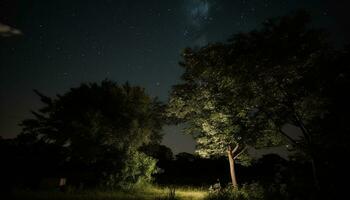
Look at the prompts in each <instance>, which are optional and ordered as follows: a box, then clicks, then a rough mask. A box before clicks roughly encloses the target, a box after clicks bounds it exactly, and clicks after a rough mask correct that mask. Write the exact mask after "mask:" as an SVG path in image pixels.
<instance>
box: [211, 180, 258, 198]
mask: <svg viewBox="0 0 350 200" xmlns="http://www.w3.org/2000/svg"><path fill="white" fill-rule="evenodd" d="M264 196H265V192H264V189H263V187H262V186H261V185H259V184H258V183H252V184H244V185H243V186H242V187H241V188H232V186H230V185H229V186H227V187H226V188H224V189H222V190H220V191H219V192H215V193H209V195H208V197H207V198H206V200H263V199H264Z"/></svg>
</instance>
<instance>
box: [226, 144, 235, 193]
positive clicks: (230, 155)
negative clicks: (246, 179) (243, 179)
mask: <svg viewBox="0 0 350 200" xmlns="http://www.w3.org/2000/svg"><path fill="white" fill-rule="evenodd" d="M227 155H228V161H229V162H230V174H231V181H232V186H233V187H234V188H237V187H238V184H237V179H236V172H235V159H234V157H233V152H232V151H231V150H228V151H227Z"/></svg>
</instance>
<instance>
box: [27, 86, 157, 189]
mask: <svg viewBox="0 0 350 200" xmlns="http://www.w3.org/2000/svg"><path fill="white" fill-rule="evenodd" d="M35 93H36V94H37V95H39V97H40V99H41V101H42V102H43V103H44V104H45V105H44V106H43V107H42V108H41V109H39V110H38V111H33V112H32V113H33V115H34V116H35V118H34V119H28V120H24V121H23V122H22V126H23V131H22V135H35V137H36V138H37V139H38V140H41V141H44V142H45V143H50V144H55V145H57V146H59V147H60V148H62V151H63V152H65V154H66V157H65V166H66V168H67V170H68V172H67V173H70V174H82V178H87V177H91V178H89V180H88V181H87V182H90V183H91V184H93V185H96V184H100V183H104V184H106V185H109V186H115V185H118V184H120V183H123V182H125V181H126V182H127V183H137V182H139V180H141V179H147V180H149V176H150V175H149V173H153V172H154V170H155V162H156V161H155V160H154V159H152V158H150V157H148V156H146V155H145V154H143V153H141V152H139V150H138V149H139V148H140V147H141V146H143V145H147V144H151V143H155V144H156V143H159V142H160V140H161V134H160V130H161V126H162V120H161V113H160V112H159V111H160V110H161V109H162V105H161V104H160V103H159V102H158V101H157V100H156V99H153V98H151V97H149V96H148V95H146V94H145V91H144V89H143V88H140V87H132V86H130V85H129V84H128V83H126V84H124V85H121V86H119V85H117V84H116V83H115V82H112V81H108V80H105V81H102V82H101V84H97V83H89V84H82V85H81V86H79V87H77V88H72V89H71V90H70V91H68V92H67V93H65V94H63V95H57V96H56V97H55V98H50V97H47V96H45V95H43V94H41V93H40V92H38V91H35ZM147 172H149V173H147ZM145 176H148V178H147V177H145ZM78 179H79V178H78ZM77 181H82V180H77Z"/></svg>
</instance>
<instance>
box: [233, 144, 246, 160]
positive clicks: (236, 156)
mask: <svg viewBox="0 0 350 200" xmlns="http://www.w3.org/2000/svg"><path fill="white" fill-rule="evenodd" d="M246 149H247V147H244V148H243V149H242V151H240V152H239V153H238V154H237V155H235V157H233V159H236V158H238V156H240V155H241V154H242V153H243V152H244V151H245V150H246Z"/></svg>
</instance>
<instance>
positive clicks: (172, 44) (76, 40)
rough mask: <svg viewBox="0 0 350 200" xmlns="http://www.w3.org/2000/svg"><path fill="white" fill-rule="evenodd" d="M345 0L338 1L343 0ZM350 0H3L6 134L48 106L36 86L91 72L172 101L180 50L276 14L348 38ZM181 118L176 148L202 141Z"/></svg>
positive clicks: (2, 123)
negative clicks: (307, 17) (297, 16)
mask: <svg viewBox="0 0 350 200" xmlns="http://www.w3.org/2000/svg"><path fill="white" fill-rule="evenodd" d="M335 2H336V3H335ZM348 4H349V3H348V2H347V1H346V0H344V1H342V0H340V1H334V0H89V1H86V0H74V1H72V0H50V1H48V0H32V1H28V0H0V136H1V137H3V138H11V137H15V136H16V135H17V134H18V133H19V132H20V128H19V126H18V123H19V122H20V121H21V120H23V119H25V118H28V117H30V116H31V115H30V110H35V109H37V108H39V107H40V103H39V99H38V98H37V97H36V96H35V95H34V93H33V89H37V90H39V91H41V92H42V93H44V94H46V95H50V96H52V95H55V94H57V93H64V92H65V91H67V90H68V89H69V88H71V87H76V86H78V85H79V84H80V83H82V82H90V81H101V80H103V79H106V78H108V79H111V80H114V81H117V82H119V83H124V82H125V81H129V82H130V83H131V84H135V85H141V86H143V87H145V88H146V91H147V92H148V94H150V95H152V96H157V97H159V99H160V100H162V101H166V100H167V98H168V94H169V91H170V89H171V86H172V85H174V84H176V83H178V82H179V80H180V79H179V77H180V75H181V73H182V70H181V68H180V67H179V66H178V62H179V61H180V59H181V58H180V53H181V50H182V49H184V48H185V47H200V46H203V45H205V44H207V43H208V42H215V41H225V40H226V39H227V38H228V37H229V36H231V35H232V34H234V33H238V32H244V31H249V30H251V29H255V28H258V27H259V26H260V24H261V23H262V22H263V21H264V20H266V19H267V18H271V17H278V16H282V15H285V14H288V13H290V12H292V11H295V10H297V9H305V10H307V11H309V12H310V13H311V14H312V16H313V19H314V23H313V24H312V26H316V27H324V28H327V29H328V30H329V31H330V32H331V38H332V40H333V41H334V42H335V43H338V44H344V43H345V42H349V40H348V38H347V35H350V31H349V27H350V26H349V25H350V24H349V22H348V19H350V16H349V14H348V13H349V12H348V10H349V6H348ZM180 130H181V129H180V128H179V127H175V126H167V127H165V128H164V133H165V136H164V141H163V143H164V144H166V145H167V146H169V147H171V148H172V149H173V151H174V152H175V153H178V152H182V151H187V152H193V151H194V147H195V143H194V141H193V140H192V139H191V137H190V136H187V135H183V134H181V131H180Z"/></svg>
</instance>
